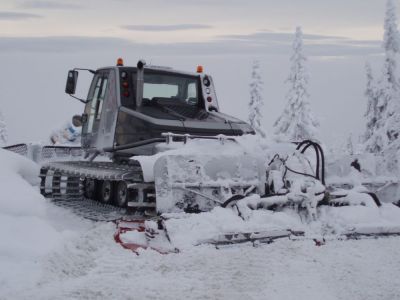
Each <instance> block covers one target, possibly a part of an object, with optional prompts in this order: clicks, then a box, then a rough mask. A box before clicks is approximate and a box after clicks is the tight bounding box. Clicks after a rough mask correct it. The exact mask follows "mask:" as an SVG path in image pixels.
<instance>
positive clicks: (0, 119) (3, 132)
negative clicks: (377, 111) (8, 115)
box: [0, 111, 8, 146]
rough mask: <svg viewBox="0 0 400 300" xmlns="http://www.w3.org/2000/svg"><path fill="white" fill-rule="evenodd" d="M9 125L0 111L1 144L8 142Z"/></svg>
mask: <svg viewBox="0 0 400 300" xmlns="http://www.w3.org/2000/svg"><path fill="white" fill-rule="evenodd" d="M7 140H8V135H7V126H6V122H5V120H4V117H3V115H2V113H1V111H0V146H5V145H6V144H7Z"/></svg>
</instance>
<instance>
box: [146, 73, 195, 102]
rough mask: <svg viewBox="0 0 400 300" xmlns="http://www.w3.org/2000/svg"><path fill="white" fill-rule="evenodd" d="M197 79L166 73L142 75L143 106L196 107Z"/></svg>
mask: <svg viewBox="0 0 400 300" xmlns="http://www.w3.org/2000/svg"><path fill="white" fill-rule="evenodd" d="M198 90H199V78H198V77H196V76H185V75H176V74H168V73H153V72H150V71H146V72H145V73H144V86H143V104H144V105H146V104H155V102H156V103H157V104H160V105H173V106H175V105H186V106H194V107H198V106H199V104H200V102H199V91H198Z"/></svg>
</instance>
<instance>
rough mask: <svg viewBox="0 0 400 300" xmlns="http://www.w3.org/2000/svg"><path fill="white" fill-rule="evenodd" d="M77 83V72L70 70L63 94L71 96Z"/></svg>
mask: <svg viewBox="0 0 400 300" xmlns="http://www.w3.org/2000/svg"><path fill="white" fill-rule="evenodd" d="M77 81H78V71H75V70H71V71H69V72H68V77H67V84H66V86H65V92H66V93H67V94H70V95H73V94H75V90H76V83H77Z"/></svg>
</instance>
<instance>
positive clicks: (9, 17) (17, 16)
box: [0, 11, 42, 21]
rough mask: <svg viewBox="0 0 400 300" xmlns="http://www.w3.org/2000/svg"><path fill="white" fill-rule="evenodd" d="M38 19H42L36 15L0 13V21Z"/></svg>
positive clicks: (11, 12) (10, 12)
mask: <svg viewBox="0 0 400 300" xmlns="http://www.w3.org/2000/svg"><path fill="white" fill-rule="evenodd" d="M38 18H42V16H40V15H36V14H28V13H20V12H14V11H0V21H1V20H3V21H18V20H26V19H38Z"/></svg>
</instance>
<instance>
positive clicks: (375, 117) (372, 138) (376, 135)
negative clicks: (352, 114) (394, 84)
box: [364, 63, 387, 153]
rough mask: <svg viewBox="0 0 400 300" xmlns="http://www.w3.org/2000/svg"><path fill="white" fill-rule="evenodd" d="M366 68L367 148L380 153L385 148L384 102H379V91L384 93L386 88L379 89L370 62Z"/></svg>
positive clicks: (365, 140)
mask: <svg viewBox="0 0 400 300" xmlns="http://www.w3.org/2000/svg"><path fill="white" fill-rule="evenodd" d="M365 70H366V75H367V87H366V90H365V96H366V97H367V111H366V112H365V114H364V116H365V118H366V121H367V123H366V131H365V134H364V144H365V150H366V151H367V152H370V153H379V152H380V151H382V149H383V140H382V136H381V132H380V127H382V124H380V122H381V120H382V112H383V107H382V106H380V105H381V104H382V103H378V99H379V98H382V97H381V95H380V94H378V92H379V93H382V91H383V90H385V89H381V90H378V89H377V87H376V83H375V81H374V77H373V75H372V69H371V66H370V64H369V63H367V64H366V65H365ZM385 82H387V80H386V81H385Z"/></svg>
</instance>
